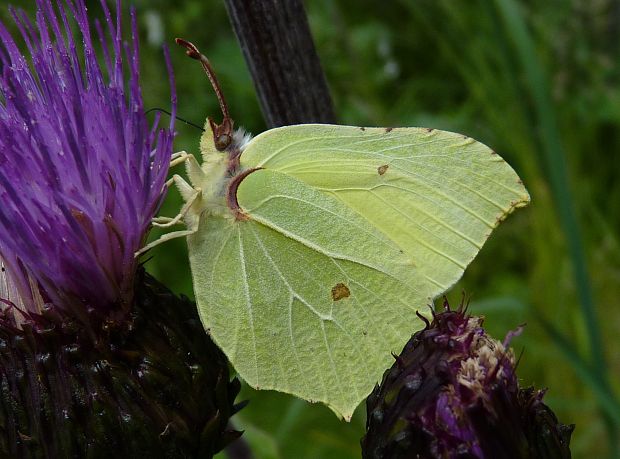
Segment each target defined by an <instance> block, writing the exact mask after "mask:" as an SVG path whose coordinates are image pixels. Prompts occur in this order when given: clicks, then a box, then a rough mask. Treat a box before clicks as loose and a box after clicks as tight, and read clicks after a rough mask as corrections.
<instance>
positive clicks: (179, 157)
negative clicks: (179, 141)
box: [170, 150, 191, 167]
mask: <svg viewBox="0 0 620 459" xmlns="http://www.w3.org/2000/svg"><path fill="white" fill-rule="evenodd" d="M190 156H191V155H190V154H189V153H188V152H186V151H185V150H183V151H178V152H176V153H173V154H172V156H170V167H174V166H176V165H178V164H181V163H184V162H185V161H187V158H188V157H190Z"/></svg>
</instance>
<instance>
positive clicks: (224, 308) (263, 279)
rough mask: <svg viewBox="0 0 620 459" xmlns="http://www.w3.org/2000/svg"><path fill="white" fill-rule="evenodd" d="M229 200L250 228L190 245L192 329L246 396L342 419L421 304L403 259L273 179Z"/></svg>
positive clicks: (335, 212)
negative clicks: (323, 409)
mask: <svg viewBox="0 0 620 459" xmlns="http://www.w3.org/2000/svg"><path fill="white" fill-rule="evenodd" d="M237 197H238V199H239V202H240V204H241V205H242V209H243V211H244V212H247V215H248V216H249V218H248V219H245V220H243V219H241V220H234V219H225V218H216V217H210V218H209V217H207V218H203V220H202V221H201V230H200V231H199V233H198V234H196V235H194V236H190V237H189V238H188V243H189V247H190V262H191V265H192V273H193V276H194V288H195V293H196V300H197V303H198V306H199V311H200V315H201V319H202V321H203V323H204V325H205V327H206V328H207V329H208V330H209V333H210V334H211V336H212V337H213V339H214V340H215V342H216V343H217V344H218V345H219V346H220V347H221V348H222V349H223V350H224V352H225V353H226V354H227V356H228V358H229V359H230V361H231V362H232V363H233V364H234V366H235V368H236V369H237V371H238V372H239V374H240V375H241V376H242V377H243V378H244V379H245V380H246V381H247V382H248V383H249V384H250V385H251V386H253V387H256V388H260V389H275V390H279V391H283V392H288V393H291V394H294V395H297V396H299V397H302V398H304V399H306V400H311V401H321V402H324V403H326V404H327V405H328V406H329V407H330V408H332V409H333V410H334V411H335V412H336V413H337V414H339V415H341V416H343V417H345V418H347V419H348V418H350V416H351V415H352V413H353V410H354V409H355V407H356V406H357V405H358V404H359V403H360V402H361V401H362V400H363V399H364V397H366V395H367V394H368V393H369V392H370V391H371V390H372V388H373V386H374V384H375V383H376V382H377V381H378V379H379V378H380V376H381V374H382V373H383V371H384V370H385V368H386V367H388V366H389V364H390V360H391V359H392V357H391V355H390V352H392V351H393V352H399V351H400V349H401V348H402V346H403V343H404V342H405V341H406V340H407V339H408V337H409V336H410V335H411V333H412V332H413V331H415V330H417V329H419V328H420V326H421V321H420V320H419V319H418V318H417V316H416V315H415V311H416V310H417V309H419V308H421V307H422V308H423V307H424V306H425V305H426V304H427V303H428V301H429V298H428V297H427V296H425V293H424V292H423V291H421V290H420V286H419V285H417V282H418V280H417V276H416V274H415V271H416V269H417V268H416V266H414V265H413V264H412V263H411V260H410V259H409V257H408V256H407V255H406V254H404V253H403V252H402V251H401V249H400V248H399V247H398V246H397V245H396V244H394V242H393V241H391V240H390V239H389V238H387V237H385V235H383V234H382V233H381V232H380V231H378V230H377V229H376V228H374V227H373V226H372V225H371V224H369V223H368V221H366V220H365V219H364V218H363V217H361V216H360V215H359V214H357V213H356V212H354V211H352V210H351V209H349V208H347V206H345V205H344V204H343V203H342V202H341V201H339V200H338V199H336V198H334V197H332V196H325V195H323V194H322V193H321V192H319V191H316V190H314V189H313V188H312V187H308V186H307V185H305V184H304V183H303V182H300V181H299V180H297V179H295V178H293V177H290V176H288V175H286V174H283V173H279V172H276V171H270V170H259V171H256V172H253V173H251V174H250V175H249V176H248V177H247V178H246V179H244V180H243V181H242V183H241V185H240V186H239V189H238V193H237Z"/></svg>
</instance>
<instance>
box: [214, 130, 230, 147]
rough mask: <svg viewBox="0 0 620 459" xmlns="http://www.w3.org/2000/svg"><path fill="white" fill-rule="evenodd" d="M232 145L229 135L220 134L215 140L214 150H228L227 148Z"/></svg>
mask: <svg viewBox="0 0 620 459" xmlns="http://www.w3.org/2000/svg"><path fill="white" fill-rule="evenodd" d="M231 143H232V137H231V136H230V134H221V135H219V136H218V137H217V139H216V140H215V148H217V149H218V150H220V151H222V150H225V149H226V148H228V146H229V145H230V144H231Z"/></svg>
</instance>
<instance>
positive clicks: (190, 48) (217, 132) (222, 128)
mask: <svg viewBox="0 0 620 459" xmlns="http://www.w3.org/2000/svg"><path fill="white" fill-rule="evenodd" d="M174 41H175V42H176V44H177V45H179V46H182V47H184V48H185V50H186V51H185V54H187V55H188V56H189V57H191V58H192V59H196V60H197V61H199V62H200V64H201V65H202V68H203V69H204V71H205V73H206V74H207V77H208V78H209V81H210V82H211V86H213V90H214V91H215V95H216V96H217V100H218V101H219V103H220V109H221V110H222V116H223V117H224V119H223V120H222V124H217V123H215V122H214V121H213V120H212V119H211V118H209V124H210V125H211V129H213V137H214V141H215V148H217V149H218V150H220V151H222V150H225V149H226V148H228V146H229V145H230V144H231V142H232V133H233V120H232V119H231V118H230V115H229V113H228V105H227V104H226V99H224V94H223V93H222V88H221V86H220V83H219V82H218V81H217V77H216V76H215V72H214V71H213V67H211V63H210V62H209V59H207V56H205V55H204V54H202V53H201V52H200V51H199V50H198V48H197V47H196V45H194V44H193V43H191V42H189V41H187V40H184V39H182V38H176V39H175V40H174Z"/></svg>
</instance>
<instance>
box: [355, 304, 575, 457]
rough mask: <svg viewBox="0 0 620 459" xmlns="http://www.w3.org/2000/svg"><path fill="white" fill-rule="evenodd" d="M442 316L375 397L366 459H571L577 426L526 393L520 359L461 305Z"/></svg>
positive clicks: (418, 337)
mask: <svg viewBox="0 0 620 459" xmlns="http://www.w3.org/2000/svg"><path fill="white" fill-rule="evenodd" d="M444 309H445V311H444V312H441V313H435V314H434V315H433V321H432V323H427V326H426V328H425V329H424V330H421V331H419V332H417V333H416V334H414V335H413V337H412V338H411V339H410V340H409V342H408V343H407V344H406V346H405V347H404V349H403V351H402V353H401V354H400V355H399V356H395V359H396V362H395V363H394V365H393V366H392V368H390V369H389V370H387V371H386V372H385V374H384V375H383V381H382V382H381V385H379V386H377V387H376V388H375V390H374V391H373V392H372V394H371V395H370V396H369V397H368V399H367V403H366V407H367V421H366V435H365V437H364V438H363V439H362V449H363V457H364V458H366V459H381V458H390V459H398V458H403V459H404V458H416V457H419V458H480V459H482V458H496V457H510V458H532V457H536V458H549V459H551V458H570V450H569V441H570V436H571V433H572V431H573V427H574V426H566V425H563V424H561V423H559V422H558V420H557V418H556V417H555V415H554V413H553V412H552V411H551V409H550V408H549V407H547V406H546V405H545V404H544V403H543V401H542V399H543V395H544V391H537V390H535V389H533V388H526V389H523V388H520V387H519V384H518V381H517V376H516V374H515V367H516V364H515V357H514V353H513V352H512V350H511V349H509V348H508V344H509V341H510V339H511V338H512V337H513V336H515V335H516V334H518V333H519V332H520V330H517V331H516V332H512V333H510V334H509V335H508V336H507V337H506V339H505V341H504V342H503V343H501V342H499V341H497V340H495V339H493V338H491V337H490V336H489V335H487V333H486V332H485V330H484V329H483V328H482V322H483V320H482V319H481V318H479V317H474V316H470V315H468V314H467V313H466V311H465V310H464V308H463V306H462V305H461V306H460V307H459V309H458V310H456V311H452V310H450V308H449V305H448V303H447V301H446V302H444Z"/></svg>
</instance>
